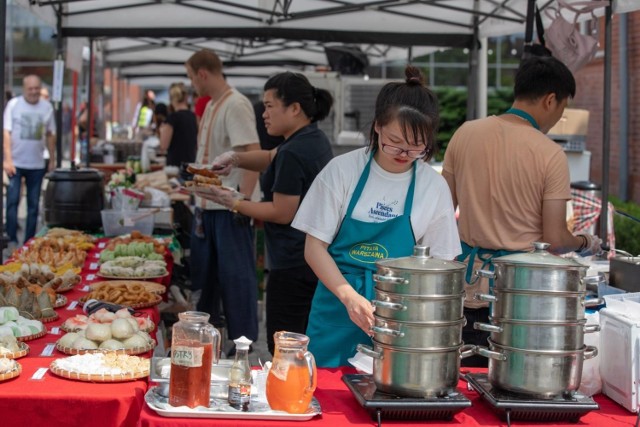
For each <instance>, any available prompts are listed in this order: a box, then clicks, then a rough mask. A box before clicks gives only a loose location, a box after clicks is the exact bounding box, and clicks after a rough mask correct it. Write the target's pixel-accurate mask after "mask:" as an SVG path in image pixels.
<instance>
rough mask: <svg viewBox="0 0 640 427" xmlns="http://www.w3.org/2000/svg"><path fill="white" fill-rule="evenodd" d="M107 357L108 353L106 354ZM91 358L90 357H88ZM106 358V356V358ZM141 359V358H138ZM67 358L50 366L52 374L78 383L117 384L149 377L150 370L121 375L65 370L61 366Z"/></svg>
mask: <svg viewBox="0 0 640 427" xmlns="http://www.w3.org/2000/svg"><path fill="white" fill-rule="evenodd" d="M105 355H107V353H105ZM87 356H89V355H87ZM69 357H76V358H77V357H83V355H74V356H69ZM105 357H106V356H105ZM124 357H136V358H137V357H138V356H124ZM138 359H140V358H138ZM64 360H65V358H63V359H56V360H54V361H53V362H51V364H50V365H49V370H50V371H51V373H53V374H55V375H58V376H59V377H62V378H66V379H70V380H77V381H87V382H96V383H115V382H124V381H134V380H137V379H140V378H145V377H148V376H149V369H148V368H146V369H142V370H136V371H122V372H120V373H117V374H116V373H113V374H107V373H104V374H97V373H88V372H81V371H78V370H68V369H65V368H64V367H63V366H61V364H63V363H64V362H63V361H64Z"/></svg>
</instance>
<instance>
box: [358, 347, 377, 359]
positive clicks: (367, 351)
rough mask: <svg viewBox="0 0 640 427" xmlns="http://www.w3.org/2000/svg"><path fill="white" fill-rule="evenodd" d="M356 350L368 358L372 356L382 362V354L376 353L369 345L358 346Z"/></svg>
mask: <svg viewBox="0 0 640 427" xmlns="http://www.w3.org/2000/svg"><path fill="white" fill-rule="evenodd" d="M356 350H357V351H359V352H360V353H362V354H365V355H367V356H371V357H373V358H374V359H380V360H382V353H380V352H379V351H374V350H373V349H372V348H371V347H369V346H368V345H364V344H358V346H357V347H356Z"/></svg>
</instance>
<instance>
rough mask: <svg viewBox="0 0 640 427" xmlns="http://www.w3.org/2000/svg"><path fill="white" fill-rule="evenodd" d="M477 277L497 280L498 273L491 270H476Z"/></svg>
mask: <svg viewBox="0 0 640 427" xmlns="http://www.w3.org/2000/svg"><path fill="white" fill-rule="evenodd" d="M475 275H476V276H478V277H483V278H485V279H495V278H496V273H495V271H490V270H476V271H475Z"/></svg>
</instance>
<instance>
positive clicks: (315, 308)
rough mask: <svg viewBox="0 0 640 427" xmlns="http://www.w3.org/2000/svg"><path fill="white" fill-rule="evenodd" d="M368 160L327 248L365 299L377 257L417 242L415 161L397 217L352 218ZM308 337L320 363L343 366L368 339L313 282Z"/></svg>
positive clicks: (404, 251)
mask: <svg viewBox="0 0 640 427" xmlns="http://www.w3.org/2000/svg"><path fill="white" fill-rule="evenodd" d="M372 159H373V155H372V156H371V157H370V158H369V162H368V163H367V165H366V166H365V168H364V170H363V171H362V175H360V179H359V180H358V184H357V185H356V189H355V191H354V192H353V196H352V197H351V201H350V202H349V206H348V208H347V213H346V215H345V217H344V219H343V221H342V224H341V225H340V229H339V230H338V234H337V235H336V237H335V239H334V240H333V243H331V244H330V245H329V248H328V252H329V254H330V255H331V257H332V258H333V260H334V261H335V262H336V264H337V266H338V268H339V269H340V272H341V273H342V274H343V275H344V278H345V279H346V280H347V281H348V282H349V284H350V285H351V286H353V288H354V289H355V290H356V291H357V292H358V293H359V294H360V295H362V296H363V297H365V298H366V299H368V300H372V299H373V296H374V292H373V272H374V271H376V264H375V263H376V261H377V260H379V259H384V258H399V257H405V256H409V255H411V254H412V253H413V246H414V245H415V243H416V240H415V236H414V235H413V230H412V228H411V218H410V215H411V207H412V205H413V192H414V188H415V179H416V165H415V162H414V164H413V170H412V176H411V184H410V185H409V189H408V191H407V195H406V199H405V202H404V212H403V214H402V215H400V216H398V217H396V218H393V219H389V220H387V221H384V222H379V223H372V222H364V221H359V220H356V219H353V218H351V216H352V214H353V210H354V208H355V206H356V204H357V203H358V199H360V196H361V195H362V190H363V189H364V186H365V184H366V182H367V179H368V177H369V172H370V170H371V162H372ZM307 335H308V336H309V338H310V341H309V351H311V353H312V354H313V355H314V357H315V359H316V364H317V365H318V366H319V367H338V366H345V365H347V364H348V361H347V359H348V358H349V357H352V356H353V355H354V354H355V353H356V346H357V345H358V344H360V343H363V344H365V343H366V344H370V343H371V338H370V337H369V336H368V335H367V334H365V333H364V332H363V331H362V329H360V328H359V327H358V326H357V325H356V324H355V323H353V322H352V321H351V319H350V318H349V314H348V313H347V309H346V308H345V306H344V305H343V304H342V303H341V302H340V300H339V299H338V298H336V296H335V295H334V294H333V293H332V292H331V291H330V290H329V289H327V287H326V286H324V284H323V283H322V282H318V287H317V288H316V292H315V295H314V297H313V301H312V303H311V313H310V314H309V324H308V326H307Z"/></svg>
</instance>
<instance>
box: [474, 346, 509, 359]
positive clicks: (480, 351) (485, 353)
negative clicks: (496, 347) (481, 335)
mask: <svg viewBox="0 0 640 427" xmlns="http://www.w3.org/2000/svg"><path fill="white" fill-rule="evenodd" d="M476 354H477V355H478V356H482V357H486V358H487V359H494V360H501V361H504V360H507V356H506V355H505V354H502V353H500V352H497V351H491V350H489V349H488V348H487V347H483V346H481V345H479V346H476Z"/></svg>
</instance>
